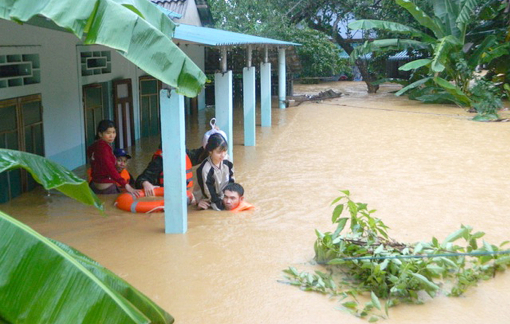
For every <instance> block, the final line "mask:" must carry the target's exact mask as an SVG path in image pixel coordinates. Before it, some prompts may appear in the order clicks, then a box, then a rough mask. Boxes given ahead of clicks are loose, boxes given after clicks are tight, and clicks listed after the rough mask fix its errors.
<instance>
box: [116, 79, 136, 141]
mask: <svg viewBox="0 0 510 324" xmlns="http://www.w3.org/2000/svg"><path fill="white" fill-rule="evenodd" d="M113 98H114V104H115V105H114V108H113V115H114V118H115V120H114V122H115V123H116V124H117V138H116V139H115V144H116V146H117V147H120V148H124V149H125V148H128V147H130V146H131V145H133V144H134V142H135V132H134V125H135V122H134V118H133V93H132V88H131V79H123V80H116V81H113Z"/></svg>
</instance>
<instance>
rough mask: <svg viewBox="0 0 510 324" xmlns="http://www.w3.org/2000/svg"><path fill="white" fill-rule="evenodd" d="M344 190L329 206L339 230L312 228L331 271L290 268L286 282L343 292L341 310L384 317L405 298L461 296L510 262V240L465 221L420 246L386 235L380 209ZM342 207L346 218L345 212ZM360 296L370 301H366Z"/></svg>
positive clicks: (334, 293)
mask: <svg viewBox="0 0 510 324" xmlns="http://www.w3.org/2000/svg"><path fill="white" fill-rule="evenodd" d="M341 192H342V193H343V195H342V196H340V197H338V198H336V199H335V200H334V201H333V202H332V204H331V205H335V204H336V206H335V208H334V210H333V215H332V219H331V220H332V222H333V224H336V226H337V227H336V230H335V231H334V232H325V233H322V232H320V231H318V230H315V232H316V235H317V240H316V241H315V244H314V249H315V261H317V263H319V264H321V265H323V266H324V267H325V268H326V270H327V271H326V272H321V271H315V273H308V272H305V271H303V272H299V271H298V270H297V269H296V268H294V267H289V269H286V270H284V273H285V277H286V278H287V279H288V280H289V281H288V283H289V284H291V285H295V286H298V287H300V288H301V289H302V290H305V291H315V292H319V293H323V294H327V295H330V296H333V297H338V298H339V299H340V300H341V301H342V303H341V305H342V307H341V309H344V310H347V311H348V312H350V313H352V314H354V315H356V316H358V317H361V318H366V317H368V316H369V315H370V317H369V319H368V320H369V322H375V321H377V320H379V319H380V318H385V317H386V316H388V308H389V307H392V306H395V305H398V304H400V303H411V304H420V303H423V301H422V297H423V293H426V294H428V295H429V296H430V297H435V296H436V294H438V293H443V294H446V295H448V296H460V295H462V294H463V293H464V292H465V291H466V290H467V289H468V288H469V287H471V286H475V285H476V284H477V283H478V281H480V280H482V279H483V280H487V279H490V278H493V277H494V276H495V275H496V272H498V271H504V270H505V269H506V268H507V266H508V265H509V264H510V255H509V253H510V251H506V250H501V248H502V247H503V246H504V245H505V244H507V243H508V241H506V242H503V243H501V244H500V245H499V246H496V245H492V244H489V243H487V242H486V241H483V240H482V241H480V239H481V238H482V237H483V236H484V235H485V233H483V232H474V233H473V228H472V227H470V226H465V225H461V227H460V229H458V230H457V231H455V232H453V233H452V234H450V235H449V236H448V237H446V239H445V240H444V241H443V242H441V243H440V242H439V240H438V239H437V238H435V237H433V238H432V240H431V241H430V242H418V243H415V244H407V243H401V242H397V241H395V240H393V239H391V238H390V237H389V236H388V233H387V230H388V229H389V227H388V226H386V225H385V224H384V223H383V222H382V220H380V219H378V218H376V217H374V216H373V214H374V213H375V210H370V209H368V206H367V204H364V203H356V202H353V201H352V200H351V198H350V192H349V191H347V190H343V191H341ZM345 211H347V212H348V216H349V217H342V214H343V213H344V212H345ZM348 222H349V226H348V227H347V224H348ZM458 241H461V242H462V243H458ZM356 296H364V297H363V299H367V298H368V297H369V298H370V299H369V301H368V302H366V303H362V302H360V301H359V300H358V299H361V298H357V297H356ZM381 300H382V301H381ZM383 304H384V306H383ZM383 307H384V309H383Z"/></svg>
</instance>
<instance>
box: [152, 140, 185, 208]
mask: <svg viewBox="0 0 510 324" xmlns="http://www.w3.org/2000/svg"><path fill="white" fill-rule="evenodd" d="M158 156H160V157H161V158H163V150H157V151H156V152H155V153H154V155H152V159H153V160H154V159H155V158H157V157H158ZM192 168H193V165H192V164H191V160H190V159H189V156H188V154H186V195H187V196H188V198H190V197H191V195H192V194H193V171H192ZM159 184H160V185H161V186H163V171H161V173H160V175H159Z"/></svg>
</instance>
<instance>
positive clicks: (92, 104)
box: [83, 83, 104, 149]
mask: <svg viewBox="0 0 510 324" xmlns="http://www.w3.org/2000/svg"><path fill="white" fill-rule="evenodd" d="M103 91H104V89H103V85H101V84H98V83H95V84H87V85H84V86H83V110H84V113H85V118H84V120H85V149H86V148H87V147H89V146H90V145H91V144H92V143H94V140H95V138H96V128H97V125H98V124H99V122H100V121H101V120H103V119H104V115H103V111H104V102H103Z"/></svg>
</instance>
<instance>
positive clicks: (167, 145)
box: [159, 89, 188, 233]
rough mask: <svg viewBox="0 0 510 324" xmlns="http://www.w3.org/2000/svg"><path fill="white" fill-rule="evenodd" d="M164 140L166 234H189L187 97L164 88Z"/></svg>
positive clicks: (160, 96) (162, 100) (162, 137)
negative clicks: (185, 117)
mask: <svg viewBox="0 0 510 324" xmlns="http://www.w3.org/2000/svg"><path fill="white" fill-rule="evenodd" d="M159 98H160V105H161V141H162V148H163V170H165V171H164V174H165V176H164V185H165V233H186V231H187V230H188V209H187V197H186V146H185V131H184V130H185V128H184V127H185V124H184V97H183V96H182V95H179V94H177V93H176V92H175V91H174V90H172V92H170V91H169V90H168V89H162V90H161V91H160V94H159Z"/></svg>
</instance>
